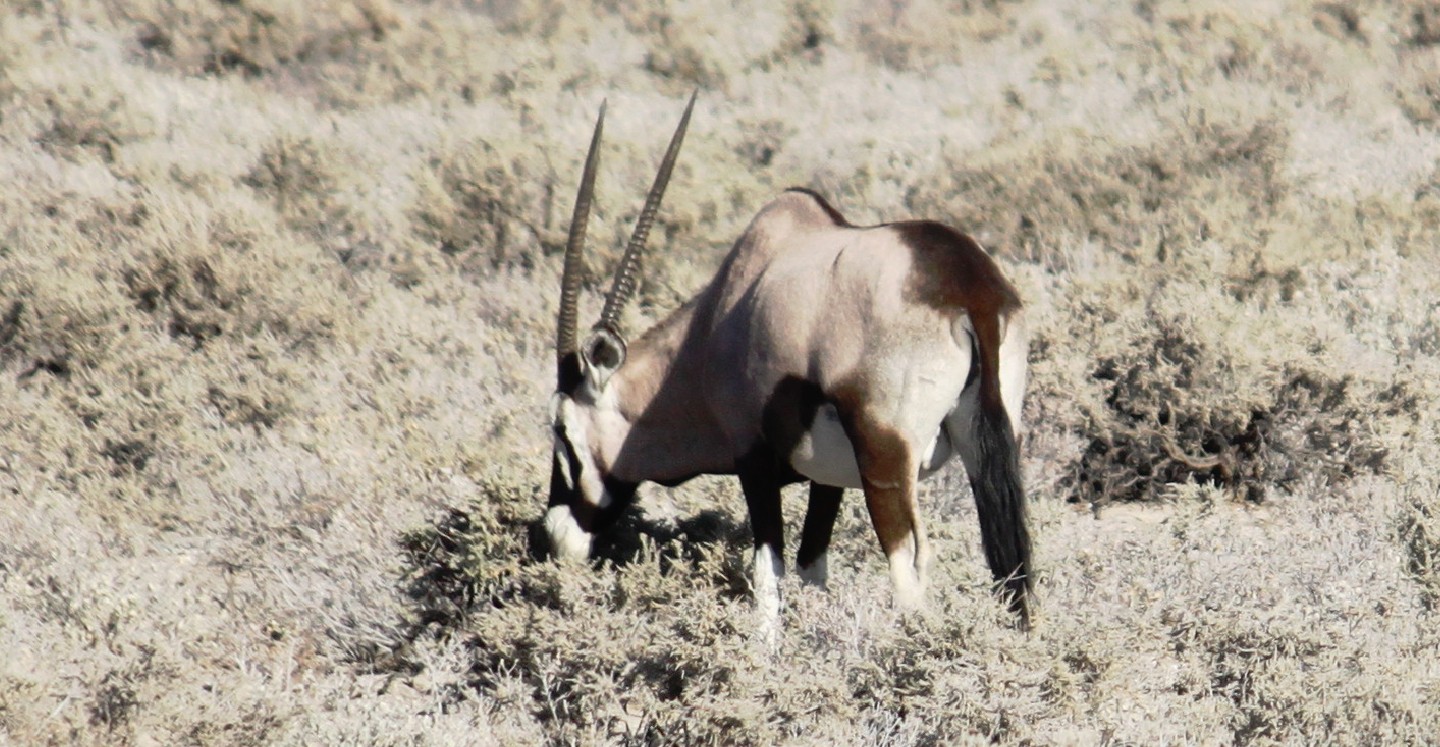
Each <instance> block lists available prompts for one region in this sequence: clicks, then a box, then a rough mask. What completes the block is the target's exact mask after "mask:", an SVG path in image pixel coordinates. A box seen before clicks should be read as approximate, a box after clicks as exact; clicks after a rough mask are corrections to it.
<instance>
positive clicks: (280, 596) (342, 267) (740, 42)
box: [0, 0, 1440, 745]
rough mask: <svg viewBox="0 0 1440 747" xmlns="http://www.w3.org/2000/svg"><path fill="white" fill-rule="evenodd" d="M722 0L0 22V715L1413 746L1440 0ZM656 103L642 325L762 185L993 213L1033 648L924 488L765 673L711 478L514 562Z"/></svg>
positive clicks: (386, 733) (7, 721) (707, 734)
mask: <svg viewBox="0 0 1440 747" xmlns="http://www.w3.org/2000/svg"><path fill="white" fill-rule="evenodd" d="M742 5H743V7H740V8H735V7H734V5H733V3H714V2H706V1H703V0H701V1H695V2H668V1H665V0H656V1H654V2H644V3H601V4H598V5H596V6H594V7H590V8H584V9H580V8H575V7H573V6H572V5H571V4H565V3H559V2H552V1H550V0H536V1H534V2H513V3H510V2H476V3H471V2H450V1H449V0H446V1H444V2H434V3H424V4H410V3H402V2H395V1H391V2H384V1H381V0H353V1H351V0H333V1H330V2H324V3H318V4H317V3H297V2H291V1H289V0H266V1H255V2H251V1H248V0H247V2H200V3H172V2H158V1H152V2H138V3H113V2H92V1H90V0H67V1H66V2H58V3H57V2H25V3H20V4H12V5H11V6H7V8H6V10H5V11H3V13H4V15H3V16H0V174H4V175H6V176H7V177H8V178H7V180H6V181H5V186H4V187H3V188H0V645H3V647H4V649H5V650H6V651H8V652H10V655H9V656H8V657H7V658H5V660H4V661H3V662H0V742H4V743H15V744H60V743H66V744H137V745H139V744H399V743H405V744H474V743H480V744H517V743H518V744H535V743H557V744H558V743H564V744H569V743H583V744H601V743H656V744H670V743H722V744H773V743H803V744H815V743H865V744H956V743H975V742H999V743H1005V744H1019V743H1029V744H1035V743H1040V744H1102V743H1135V744H1152V743H1156V744H1176V743H1194V744H1215V743H1226V742H1229V743H1243V744H1252V743H1255V744H1260V743H1264V744H1269V743H1285V744H1308V743H1316V742H1325V743H1338V744H1377V743H1385V744H1401V743H1426V742H1428V741H1432V740H1433V739H1434V735H1435V734H1437V733H1440V670H1437V668H1436V664H1435V663H1436V662H1437V661H1440V634H1437V632H1436V631H1437V630H1440V628H1437V625H1436V619H1435V615H1436V614H1437V603H1440V601H1437V600H1440V561H1437V559H1440V480H1437V478H1436V471H1435V466H1434V465H1435V464H1436V463H1437V461H1440V429H1437V420H1436V418H1435V416H1434V414H1435V412H1436V408H1437V406H1440V307H1437V304H1436V301H1435V300H1434V299H1435V298H1436V295H1437V282H1436V280H1435V279H1434V278H1435V272H1434V268H1435V266H1436V260H1437V256H1436V250H1435V246H1436V243H1437V241H1440V186H1437V171H1436V168H1437V164H1440V136H1437V130H1436V127H1437V121H1440V115H1437V112H1440V103H1437V101H1440V99H1437V96H1436V91H1437V90H1440V75H1437V70H1440V57H1437V55H1440V11H1437V10H1436V9H1435V8H1430V7H1427V6H1423V4H1422V6H1415V5H1414V4H1409V3H1392V2H1374V3H1364V4H1359V5H1356V4H1341V3H1321V4H1296V3H1289V2H1261V3H1251V4H1248V5H1244V6H1243V7H1242V6H1237V5H1233V4H1232V5H1223V4H1215V3H1203V2H1202V3H1178V2H1177V3H1169V2H1141V3H1134V4H1094V3H1081V2H1061V3H1042V2H1006V3H994V2H951V3H945V4H925V3H901V2H895V3H882V4H879V5H876V4H873V3H856V2H848V0H838V1H835V2H828V1H812V0H802V1H800V2H793V3H786V4H782V5H779V6H777V5H775V4H771V3H745V4H742ZM695 88H699V89H700V92H701V93H700V104H699V107H698V109H697V113H696V118H695V120H694V124H693V126H692V128H691V132H690V135H689V137H688V139H687V143H686V146H685V147H686V150H685V152H684V154H683V155H682V157H681V160H680V163H679V165H678V167H677V169H676V174H675V178H674V181H673V184H672V187H671V193H670V196H669V197H668V198H667V200H668V201H667V204H666V206H665V207H664V209H663V210H662V213H661V216H660V221H659V223H658V224H657V226H656V229H655V231H654V234H653V237H652V246H653V247H654V252H653V253H652V255H651V256H650V257H649V258H648V260H649V261H647V267H646V273H647V274H646V279H645V284H644V286H643V287H642V289H641V293H640V303H639V304H637V308H635V309H632V310H631V312H629V318H627V320H626V322H627V328H628V329H630V330H632V331H638V330H639V329H640V328H642V327H643V326H644V325H645V324H647V323H650V322H653V321H654V320H655V319H656V318H658V317H659V316H660V315H662V314H663V313H665V312H666V311H667V310H668V309H670V308H673V307H674V306H675V305H676V304H677V303H679V302H680V301H681V300H683V299H684V298H687V297H688V296H689V295H690V294H692V293H693V292H694V291H695V290H696V289H697V288H698V287H699V286H700V285H701V284H702V283H703V282H704V281H705V280H706V279H707V278H708V276H709V274H710V273H711V272H712V271H713V268H714V267H715V265H716V263H717V262H718V261H719V258H720V257H721V256H722V254H723V252H724V251H725V249H726V248H727V247H728V246H729V244H730V242H731V241H732V240H733V238H734V237H735V236H736V235H738V233H739V232H740V231H741V230H743V227H744V225H745V223H746V222H747V221H748V220H749V219H750V217H751V216H752V215H753V214H754V212H755V211H756V210H757V209H758V208H759V206H760V205H762V204H763V203H764V201H765V200H767V199H768V198H769V197H770V196H772V195H773V194H774V193H776V192H777V191H778V190H780V189H783V188H784V187H787V186H791V185H801V186H809V187H812V188H816V189H819V190H820V191H822V192H824V193H825V194H827V195H828V196H829V197H830V198H831V199H832V200H833V201H834V202H835V203H836V204H837V206H838V207H839V208H840V209H841V210H842V211H844V212H845V213H846V214H847V215H848V216H849V217H850V219H851V220H853V221H855V222H857V223H869V222H878V221H882V220H891V219H897V218H904V217H915V216H920V217H933V218H940V219H944V220H946V221H949V222H951V223H954V224H955V225H958V226H960V227H961V228H963V229H965V230H967V231H969V232H971V233H973V234H974V235H976V236H977V237H979V238H980V239H981V240H982V241H984V242H985V243H986V244H987V246H989V247H991V249H992V250H993V251H994V253H995V254H996V255H997V257H998V258H999V260H1000V262H1001V264H1002V265H1003V267H1004V268H1005V270H1006V272H1007V274H1008V275H1009V276H1010V277H1012V278H1013V279H1014V281H1015V283H1016V285H1017V286H1018V287H1019V288H1020V290H1021V293H1022V295H1023V296H1024V297H1025V299H1026V301H1027V304H1028V306H1029V309H1030V319H1031V324H1032V327H1033V340H1032V346H1031V361H1030V362H1031V381H1032V388H1031V393H1030V396H1029V397H1028V399H1027V404H1026V413H1025V416H1026V421H1027V422H1028V423H1029V428H1028V433H1027V434H1026V452H1025V458H1024V462H1023V467H1024V469H1025V472H1026V478H1027V484H1028V487H1029V492H1030V496H1031V503H1030V508H1031V514H1032V519H1033V523H1034V533H1035V537H1036V548H1037V554H1038V557H1037V567H1038V568H1039V569H1040V578H1039V579H1038V584H1037V588H1038V590H1039V594H1040V598H1041V602H1042V605H1041V613H1040V616H1039V624H1038V625H1037V626H1036V628H1035V629H1034V630H1033V631H1032V632H1030V633H1028V634H1027V633H1022V632H1019V631H1017V630H1015V629H1014V627H1013V625H1012V621H1011V620H1010V619H1009V618H1008V617H1007V616H1006V614H1005V613H1004V611H1003V610H1002V609H1001V607H1000V606H999V605H997V604H995V603H994V602H993V599H992V598H991V596H990V581H989V578H988V574H987V573H986V571H985V570H984V567H983V562H982V561H981V558H980V557H979V552H978V550H977V547H978V536H977V535H978V532H977V529H976V526H975V525H976V522H975V519H974V515H973V509H972V508H971V506H970V503H969V500H968V496H967V493H968V490H967V489H966V488H965V487H964V485H965V479H964V476H963V474H961V472H960V471H959V468H958V466H957V467H956V468H955V469H953V470H951V471H948V472H946V473H944V474H942V475H941V476H940V477H939V479H937V480H936V481H935V482H934V483H932V484H931V485H929V486H927V487H926V488H925V492H924V494H923V496H922V503H923V506H924V511H925V514H926V516H927V518H928V521H929V525H930V533H931V535H932V538H933V542H934V544H935V546H936V549H937V555H938V562H937V563H936V568H935V570H934V578H933V579H932V584H931V588H930V592H929V600H930V604H929V607H928V608H927V609H926V610H925V611H924V612H923V613H920V614H916V615H913V616H907V617H899V616H897V615H896V614H895V613H894V612H892V611H891V610H890V609H889V607H888V598H889V589H888V588H887V582H886V580H885V572H884V568H883V562H882V560H881V558H880V553H878V552H877V551H876V548H875V547H874V544H875V543H874V539H873V533H872V532H871V530H870V529H869V524H868V517H867V516H866V515H865V512H864V509H863V506H862V503H863V502H862V501H859V500H857V499H856V498H855V497H854V496H851V498H850V500H848V501H847V502H846V504H845V505H844V507H843V510H842V514H841V519H840V524H839V526H838V528H837V536H836V539H835V545H834V548H833V552H832V557H831V575H832V580H831V586H830V589H829V590H828V591H822V590H817V589H812V588H807V587H804V586H802V585H800V584H799V583H798V582H796V581H795V580H794V579H793V578H787V579H785V581H784V582H783V584H782V591H783V593H784V599H785V609H784V613H783V617H784V632H783V635H782V636H781V637H780V639H779V641H778V642H777V643H776V644H775V646H774V647H768V646H765V645H762V644H761V642H760V641H758V640H755V638H754V635H753V633H752V631H753V627H754V616H753V614H752V610H751V607H750V592H749V588H748V578H749V567H748V566H749V557H748V556H749V553H748V546H749V538H748V527H747V525H746V523H745V516H744V502H743V500H742V499H741V497H740V494H739V491H738V487H737V486H736V485H735V484H734V481H733V480H730V479H721V478H714V479H708V478H707V479H702V480H697V481H694V482H692V483H691V484H688V485H686V486H684V487H681V488H678V489H675V490H661V489H658V488H657V489H646V490H645V491H644V492H643V494H642V497H641V501H640V505H639V506H638V507H637V508H636V510H634V511H633V512H631V513H630V514H628V515H627V516H626V517H625V518H624V519H623V520H622V522H621V526H620V527H619V529H618V530H617V531H616V532H614V533H613V534H611V535H610V536H607V537H604V538H601V540H600V542H599V543H598V548H597V558H596V560H595V562H593V563H591V564H588V565H578V566H571V565H560V564H556V563H552V562H550V561H548V560H545V559H544V557H543V556H544V553H545V546H544V545H545V543H544V541H543V538H542V537H541V536H540V535H539V534H538V533H537V528H536V525H535V520H536V519H537V517H538V516H539V515H540V514H541V512H542V509H543V505H544V502H545V496H544V495H543V490H542V488H543V486H544V484H545V479H544V478H545V470H546V468H547V467H548V464H547V459H548V453H547V449H548V445H549V437H548V434H547V432H546V430H545V428H544V426H543V422H544V417H545V401H546V398H547V396H548V395H549V389H550V386H551V377H552V376H553V371H552V368H551V360H552V358H551V355H552V352H551V350H550V340H551V335H552V332H553V330H552V328H551V324H552V319H553V313H554V305H553V304H554V303H555V300H554V299H555V295H556V294H555V290H556V287H557V285H558V274H559V268H558V265H559V261H558V259H559V258H558V256H557V255H558V253H559V250H560V246H561V245H562V243H563V240H564V238H563V236H564V231H565V228H566V223H565V222H566V220H568V212H569V208H570V199H571V198H572V196H573V190H574V187H575V182H576V179H577V175H578V173H579V171H580V159H581V158H582V157H583V153H584V145H585V142H586V139H587V138H588V135H589V132H590V127H591V126H592V123H593V118H594V116H595V112H596V110H597V108H598V106H599V103H600V101H601V99H604V98H607V97H608V99H609V102H610V119H609V120H608V122H607V130H606V137H607V142H606V149H605V151H604V154H603V160H602V169H601V176H600V181H599V193H598V197H597V202H596V205H595V214H594V217H593V218H592V226H591V229H590V236H591V244H592V248H591V253H590V261H591V268H590V274H589V277H588V278H587V282H586V284H587V289H589V290H592V291H593V290H595V289H598V288H600V287H602V286H603V285H604V284H605V282H606V278H605V275H604V269H605V268H606V267H608V266H609V265H610V263H612V262H613V260H614V259H615V257H616V256H617V252H618V248H619V246H620V245H622V243H623V240H624V238H625V236H626V234H627V231H628V226H629V225H630V223H631V222H632V221H633V220H634V217H635V214H636V211H637V210H638V208H639V202H640V196H641V195H642V194H643V192H644V190H645V189H646V188H647V187H648V184H649V181H650V179H651V177H652V176H653V174H652V169H653V167H654V164H655V162H656V161H657V160H658V154H659V150H660V148H661V147H663V139H664V137H665V134H666V133H667V132H668V131H669V129H670V127H671V126H672V125H673V122H674V120H675V117H677V116H678V114H679V111H680V108H681V106H682V105H683V98H684V97H685V96H686V95H688V94H689V92H690V91H691V90H693V89H695ZM595 305H596V299H595V298H594V297H593V294H592V296H591V297H589V298H587V299H586V301H585V303H584V304H582V306H584V307H585V309H584V310H585V311H587V312H593V311H594V308H595ZM802 506H803V496H802V494H800V493H799V492H796V493H794V494H787V506H786V511H787V519H788V521H789V522H790V524H791V526H792V527H798V522H799V515H800V511H801V509H802Z"/></svg>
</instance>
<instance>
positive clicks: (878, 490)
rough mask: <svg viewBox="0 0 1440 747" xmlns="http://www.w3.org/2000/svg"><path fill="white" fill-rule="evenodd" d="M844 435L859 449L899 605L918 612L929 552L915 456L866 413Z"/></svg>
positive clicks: (900, 439) (892, 432)
mask: <svg viewBox="0 0 1440 747" xmlns="http://www.w3.org/2000/svg"><path fill="white" fill-rule="evenodd" d="M846 432H847V433H848V435H849V436H850V441H851V443H853V444H854V446H855V457H856V461H857V463H858V464H859V466H860V482H861V485H862V486H863V487H864V489H865V507H866V509H868V510H869V512H870V522H871V523H872V524H873V525H874V527H875V535H876V537H877V538H878V539H879V540H880V547H881V548H882V549H883V550H884V551H885V556H886V558H887V559H888V560H889V561H890V580H891V582H892V583H893V584H894V594H895V596H894V602H895V606H896V607H898V608H900V609H915V608H918V607H919V606H920V605H921V603H922V602H923V600H924V591H925V569H926V566H927V565H928V564H929V562H930V549H929V543H928V542H927V540H926V537H925V527H924V524H923V523H922V522H921V520H920V513H919V509H918V506H917V505H916V496H915V482H916V476H917V464H916V457H915V454H914V453H913V452H912V450H911V448H910V446H909V445H908V444H907V443H906V441H905V439H904V438H903V437H902V436H901V435H900V434H899V432H897V431H895V430H894V429H892V428H890V427H888V426H887V425H885V424H884V423H881V422H878V421H876V420H875V419H873V418H869V417H867V416H865V414H864V413H860V414H857V415H855V416H852V417H850V418H849V419H848V422H847V427H846Z"/></svg>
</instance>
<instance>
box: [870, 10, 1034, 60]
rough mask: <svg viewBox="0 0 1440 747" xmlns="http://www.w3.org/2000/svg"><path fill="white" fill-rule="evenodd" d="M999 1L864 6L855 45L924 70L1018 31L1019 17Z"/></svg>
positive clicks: (875, 55)
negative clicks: (1017, 22)
mask: <svg viewBox="0 0 1440 747" xmlns="http://www.w3.org/2000/svg"><path fill="white" fill-rule="evenodd" d="M1007 5H1009V3H1005V2H1000V1H999V0H951V1H950V2H945V3H909V2H886V3H863V4H861V5H860V6H859V9H858V12H857V13H856V16H857V19H856V21H855V33H856V38H855V43H856V45H857V46H858V47H859V48H860V49H861V50H862V51H863V53H864V54H865V56H866V57H868V58H870V59H871V60H872V61H874V62H875V63H877V64H880V65H884V66H885V67H888V68H891V69H894V70H901V71H924V70H928V69H931V68H933V67H935V66H936V65H937V64H941V63H945V62H953V61H955V60H957V59H964V57H965V54H966V52H967V51H968V50H967V49H966V47H967V46H969V45H971V44H974V43H983V42H987V41H991V40H994V39H995V38H996V37H998V36H1000V35H1002V34H1005V33H1007V32H1010V31H1013V30H1014V28H1015V24H1016V22H1015V19H1014V18H1013V16H1011V15H1010V14H1009V13H1007V10H1008V8H1007V7H1006V6H1007Z"/></svg>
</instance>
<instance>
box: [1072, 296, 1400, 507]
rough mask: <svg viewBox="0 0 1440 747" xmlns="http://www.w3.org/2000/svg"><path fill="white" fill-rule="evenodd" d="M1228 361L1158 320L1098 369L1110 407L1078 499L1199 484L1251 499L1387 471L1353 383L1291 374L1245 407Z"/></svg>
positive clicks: (1084, 462)
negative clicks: (1266, 395) (1125, 351)
mask: <svg viewBox="0 0 1440 747" xmlns="http://www.w3.org/2000/svg"><path fill="white" fill-rule="evenodd" d="M1229 360H1230V356H1229V355H1228V351H1225V350H1215V349H1212V348H1210V347H1209V346H1207V345H1206V344H1205V343H1204V342H1200V341H1197V340H1195V339H1193V336H1191V335H1187V334H1186V332H1185V331H1184V330H1183V328H1182V327H1181V325H1179V324H1177V322H1176V320H1160V321H1158V322H1157V324H1156V326H1155V327H1154V328H1153V330H1152V335H1147V336H1145V337H1142V338H1140V339H1137V340H1135V341H1134V347H1133V348H1132V349H1131V351H1130V353H1129V355H1126V356H1123V357H1120V358H1109V357H1107V358H1104V359H1102V360H1100V361H1098V363H1097V367H1096V368H1095V370H1094V372H1093V374H1092V375H1093V377H1094V378H1095V379H1096V380H1098V381H1102V382H1106V384H1105V387H1106V389H1107V390H1108V391H1107V392H1106V395H1105V405H1106V408H1107V409H1106V412H1105V413H1104V415H1102V416H1100V417H1098V418H1097V422H1094V423H1092V424H1091V428H1090V433H1091V436H1090V441H1089V445H1088V446H1087V447H1086V449H1085V452H1084V454H1083V455H1082V456H1081V458H1080V463H1079V466H1078V472H1077V475H1076V485H1075V487H1076V494H1075V496H1074V499H1075V500H1082V501H1085V502H1088V503H1095V504H1099V503H1103V502H1105V501H1114V500H1149V499H1154V498H1156V497H1160V496H1164V495H1165V494H1166V493H1167V491H1168V490H1169V487H1170V486H1171V485H1174V484H1176V483H1185V482H1190V481H1194V482H1199V483H1208V484H1213V485H1217V486H1221V487H1224V488H1226V489H1227V490H1229V491H1231V492H1232V493H1233V494H1235V495H1236V496H1237V497H1241V498H1244V499H1246V500H1250V501H1257V502H1258V501H1262V500H1264V499H1265V497H1266V493H1267V491H1270V490H1281V491H1289V490H1293V489H1294V488H1295V487H1297V485H1298V484H1299V481H1300V480H1301V479H1302V478H1309V479H1312V480H1318V481H1320V482H1321V484H1325V485H1330V484H1333V483H1336V482H1338V481H1343V480H1346V479H1349V478H1351V477H1354V476H1355V475H1357V474H1376V473H1379V472H1380V471H1382V470H1383V469H1384V467H1385V455H1386V450H1385V448H1384V447H1383V446H1381V445H1379V444H1377V443H1375V442H1374V441H1373V439H1372V437H1371V435H1370V433H1369V432H1368V431H1366V430H1365V429H1364V427H1363V426H1362V425H1361V424H1363V423H1365V422H1366V421H1367V420H1368V419H1369V415H1370V413H1371V406H1372V404H1373V403H1372V402H1370V401H1368V400H1367V399H1365V398H1363V397H1357V396H1356V395H1355V394H1353V393H1351V392H1349V391H1348V389H1349V386H1350V384H1351V381H1352V379H1351V378H1350V377H1348V376H1341V377H1339V378H1334V377H1333V375H1332V374H1331V373H1330V372H1328V371H1323V370H1305V371H1298V372H1297V371H1292V372H1289V373H1287V374H1285V379H1284V381H1283V383H1282V384H1281V385H1280V386H1279V387H1278V388H1277V389H1275V390H1274V392H1273V394H1272V395H1271V396H1270V397H1269V398H1267V399H1266V400H1263V401H1261V402H1258V403H1256V402H1245V401H1243V400H1241V399H1240V398H1237V397H1236V396H1235V391H1236V389H1237V386H1236V384H1237V381H1236V377H1237V375H1242V374H1239V373H1237V372H1236V371H1235V370H1233V369H1232V368H1231V367H1230V366H1229Z"/></svg>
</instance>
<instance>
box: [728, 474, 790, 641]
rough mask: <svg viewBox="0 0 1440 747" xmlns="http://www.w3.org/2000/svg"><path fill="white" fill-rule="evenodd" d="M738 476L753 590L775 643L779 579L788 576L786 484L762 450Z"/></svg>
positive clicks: (763, 627)
mask: <svg viewBox="0 0 1440 747" xmlns="http://www.w3.org/2000/svg"><path fill="white" fill-rule="evenodd" d="M736 473H737V475H738V476H739V478H740V488H741V490H742V491H743V492H744V493H745V505H746V507H747V508H748V509H749V512H750V531H751V532H752V533H753V534H754V536H755V566H754V569H753V570H752V571H751V574H752V575H751V589H752V591H753V592H754V594H755V608H756V610H757V611H758V612H759V613H760V633H761V636H762V637H763V638H765V639H767V640H770V641H772V642H773V641H774V638H775V634H776V633H777V632H778V631H779V629H780V578H781V577H782V576H784V575H785V561H784V560H782V558H783V557H784V555H783V553H784V551H785V521H784V517H783V516H782V515H781V512H780V488H781V487H783V486H784V484H785V481H784V480H783V479H782V476H781V474H780V470H779V469H778V468H777V466H776V462H775V460H774V459H773V458H772V457H771V456H770V455H769V453H768V452H765V451H759V450H757V453H754V454H752V455H750V456H748V457H746V458H745V459H743V460H741V462H740V463H739V464H738V465H737V466H736Z"/></svg>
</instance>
